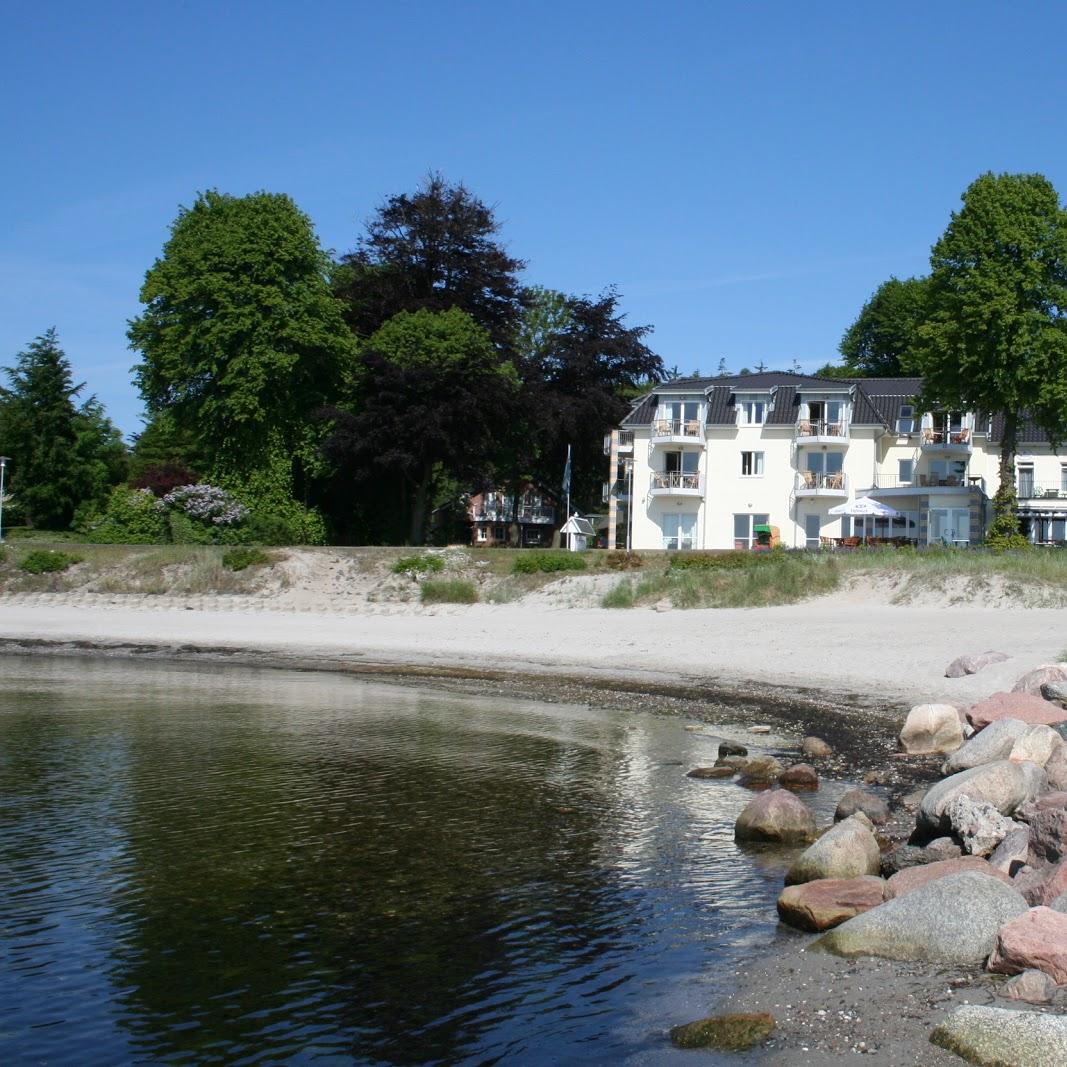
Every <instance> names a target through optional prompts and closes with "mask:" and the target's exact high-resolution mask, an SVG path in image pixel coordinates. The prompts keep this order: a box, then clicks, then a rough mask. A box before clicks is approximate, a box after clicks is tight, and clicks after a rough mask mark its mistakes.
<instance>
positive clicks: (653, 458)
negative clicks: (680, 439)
mask: <svg viewBox="0 0 1067 1067" xmlns="http://www.w3.org/2000/svg"><path fill="white" fill-rule="evenodd" d="M650 436H651V431H650V428H649V427H643V428H641V429H637V430H635V431H634V452H633V456H634V477H633V515H632V519H631V523H632V526H631V538H632V544H633V547H634V548H635V549H637V550H641V549H656V548H663V531H664V528H665V523H664V518H665V516H666V515H668V514H686V515H695V516H696V531H697V541H696V545H695V547H698V548H700V547H704V545H703V542H702V531H703V529H704V518H705V504H704V501H705V499H706V496H707V484H708V467H707V449H706V448H701V447H699V446H698V445H690V444H687V445H659V444H657V445H656V447H655V448H653V447H652V446H651V444H650ZM671 450H686V451H696V452H699V459H698V463H697V472H698V474H699V475H700V477H701V484H702V485H703V486H704V487H705V492H704V495H703V496H702V497H695V496H685V497H672V496H653V495H652V493H651V482H652V473H653V471H662V470H663V457H664V454H665V453H666V452H668V451H671Z"/></svg>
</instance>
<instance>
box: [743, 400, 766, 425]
mask: <svg viewBox="0 0 1067 1067" xmlns="http://www.w3.org/2000/svg"><path fill="white" fill-rule="evenodd" d="M735 403H736V404H737V424H738V426H762V425H764V423H766V421H767V404H768V401H767V399H766V398H765V397H758V396H739V397H738V398H737V400H736V401H735ZM757 408H758V409H759V416H760V417H759V418H758V419H756V418H753V415H755V414H756V413H757Z"/></svg>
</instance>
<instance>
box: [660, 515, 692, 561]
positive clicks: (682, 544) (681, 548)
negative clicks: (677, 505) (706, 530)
mask: <svg viewBox="0 0 1067 1067" xmlns="http://www.w3.org/2000/svg"><path fill="white" fill-rule="evenodd" d="M683 519H685V520H686V521H687V527H688V531H687V532H686V533H685V534H683V533H682V520H683ZM671 528H673V530H674V532H673V533H668V530H669V529H671ZM696 540H697V513H696V512H695V511H670V512H667V514H665V515H664V516H663V547H664V549H666V550H667V551H668V552H688V551H691V550H692V549H694V548H696Z"/></svg>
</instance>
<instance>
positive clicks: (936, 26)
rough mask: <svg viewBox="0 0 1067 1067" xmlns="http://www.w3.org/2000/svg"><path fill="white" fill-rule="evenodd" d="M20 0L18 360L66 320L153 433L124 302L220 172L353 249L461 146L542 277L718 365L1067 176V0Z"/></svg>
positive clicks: (3, 355)
mask: <svg viewBox="0 0 1067 1067" xmlns="http://www.w3.org/2000/svg"><path fill="white" fill-rule="evenodd" d="M5 6H6V11H5V19H4V34H3V36H2V39H0V88H2V95H0V99H2V101H3V103H2V104H0V136H2V144H3V145H4V153H3V155H4V161H5V162H4V166H3V167H2V168H0V193H2V202H3V204H4V207H5V210H4V222H3V225H2V228H0V364H3V365H9V364H10V363H11V362H12V360H13V358H14V355H15V353H16V352H18V351H19V350H20V349H21V348H23V347H24V346H25V344H26V343H27V342H28V341H29V340H31V339H32V338H33V337H34V336H35V335H36V334H38V333H40V332H42V331H43V330H45V329H46V328H47V327H48V326H50V325H55V326H56V327H57V328H58V330H59V333H60V338H61V341H62V343H63V345H64V347H65V348H66V351H67V354H68V356H69V357H70V359H71V361H72V363H73V364H74V367H75V371H76V373H77V375H78V376H79V378H80V379H84V380H85V381H86V382H87V391H92V392H95V393H96V394H97V395H98V396H99V397H100V398H101V399H102V400H103V401H104V403H105V404H106V406H107V408H108V411H109V412H110V413H111V415H112V417H113V418H114V419H115V421H116V422H117V423H118V424H119V425H120V427H121V428H122V429H123V430H124V431H125V432H127V433H130V432H136V430H137V429H138V428H139V426H140V418H139V416H140V409H141V405H140V401H139V398H138V397H137V395H136V391H135V390H134V388H133V386H132V384H131V380H130V367H131V365H132V363H133V362H134V361H135V359H136V355H135V354H134V353H132V352H130V351H129V350H128V349H127V347H126V340H125V328H126V320H127V319H128V318H130V317H131V316H133V315H135V314H137V312H138V308H139V305H138V302H137V293H138V290H139V288H140V285H141V282H142V279H143V276H144V272H145V270H146V269H147V268H148V267H149V266H150V265H151V263H152V261H153V259H154V258H155V257H156V256H157V255H158V254H159V252H160V249H161V247H162V244H163V242H164V241H165V239H166V236H167V229H168V226H169V225H170V223H171V222H172V221H173V219H174V217H175V214H176V212H177V209H178V206H179V205H180V204H183V203H184V204H188V203H190V202H191V201H192V200H193V199H194V197H195V194H196V192H197V191H198V190H202V189H206V188H210V187H216V188H218V189H221V190H223V191H226V192H230V193H235V194H241V193H245V192H250V191H253V190H256V189H269V190H272V191H278V192H287V193H289V194H290V195H291V196H292V197H293V198H294V199H295V200H296V201H297V203H298V204H299V205H300V206H301V207H302V208H303V209H304V210H305V211H306V212H307V213H308V214H309V215H310V217H311V218H312V220H313V221H314V223H315V225H316V228H317V231H318V234H319V237H320V240H321V241H322V243H323V245H324V246H325V247H327V248H331V249H334V250H336V251H337V252H339V253H340V252H344V251H347V250H349V249H350V248H352V247H353V246H354V244H355V242H356V238H357V236H358V234H359V232H360V229H361V224H362V223H363V221H364V220H365V219H366V218H367V217H368V216H369V215H370V214H371V213H372V212H373V210H374V208H375V207H376V206H377V205H378V204H379V203H380V202H381V201H382V200H383V198H384V197H386V196H387V195H389V194H391V193H394V192H401V191H405V190H410V189H412V188H414V186H415V185H417V184H418V182H419V180H420V178H421V177H422V176H423V175H425V174H426V173H427V172H428V171H430V170H439V171H441V172H442V173H443V174H445V175H446V176H447V177H448V178H449V179H452V180H462V181H463V182H465V183H466V184H467V185H468V187H469V188H471V189H472V190H473V191H474V192H475V193H476V194H478V195H479V196H480V197H481V198H482V199H484V200H485V201H487V202H488V203H491V204H493V205H495V207H496V210H497V214H498V217H499V219H500V221H501V223H502V224H503V231H504V237H505V238H506V240H507V241H508V243H509V246H510V249H511V251H512V253H513V254H515V255H518V256H520V257H521V258H523V259H526V260H527V261H528V264H529V266H528V268H527V279H528V281H530V282H531V283H538V284H543V285H548V286H550V287H553V288H558V289H563V290H566V291H568V292H574V293H596V292H599V291H600V290H602V289H603V288H604V287H605V286H608V285H612V284H614V285H617V286H618V287H619V290H620V292H621V296H622V306H623V308H624V309H625V311H626V312H627V315H628V319H629V321H630V322H632V323H648V324H651V325H652V326H654V327H655V332H654V334H653V335H652V344H653V347H654V348H655V349H656V350H657V351H658V352H659V353H660V354H661V355H662V356H663V357H664V360H665V361H666V363H667V364H668V365H677V366H678V367H680V368H681V369H682V370H683V371H687V372H688V371H692V370H694V369H698V368H699V369H700V370H702V371H704V372H705V373H708V372H712V371H714V369H715V368H716V366H717V365H718V361H719V359H720V358H725V359H726V361H727V364H728V365H729V367H730V368H731V369H732V370H737V369H739V368H740V367H741V366H743V365H746V364H747V365H753V364H755V363H757V362H758V361H760V360H763V361H764V362H765V363H766V364H767V365H768V366H770V367H774V368H780V369H786V368H788V367H790V366H791V365H792V364H793V361H794V360H796V361H797V362H799V364H800V366H801V367H802V368H804V369H814V368H815V367H817V366H819V365H820V364H822V363H824V362H826V361H827V360H830V359H832V358H834V356H835V352H836V346H837V342H838V340H839V339H840V336H841V334H842V332H843V331H844V329H845V328H846V327H847V325H848V324H849V322H850V321H851V320H852V319H853V318H854V317H855V315H856V313H857V312H858V310H859V308H860V307H861V306H862V304H863V302H864V300H865V299H866V298H867V297H868V296H869V294H870V293H871V292H872V291H873V290H874V289H875V288H876V287H877V286H878V284H879V283H880V282H882V281H883V280H884V279H885V278H887V277H889V276H890V275H891V274H896V275H898V276H907V275H910V274H915V273H920V272H922V271H924V270H925V268H926V263H927V256H928V254H929V248H930V245H931V244H932V243H933V242H934V241H935V240H936V239H937V237H938V236H939V235H940V233H941V232H942V230H943V229H944V227H945V225H946V223H947V221H948V217H949V213H950V212H951V211H952V210H953V209H954V208H955V207H956V206H957V204H958V202H959V196H960V194H961V193H962V191H963V190H964V189H965V188H966V186H967V184H968V183H969V182H970V181H971V180H973V179H974V178H975V177H976V176H977V175H978V174H979V173H981V172H983V171H985V170H994V171H1013V172H1020V171H1027V172H1028V171H1040V172H1042V173H1044V174H1046V175H1047V176H1048V177H1049V178H1050V179H1051V180H1052V182H1053V183H1054V184H1055V185H1056V187H1057V188H1058V189H1059V190H1060V192H1061V195H1064V194H1067V135H1065V132H1067V131H1065V128H1064V127H1065V120H1064V116H1063V101H1064V100H1065V99H1067V73H1065V70H1067V67H1065V64H1064V63H1063V57H1062V41H1063V40H1064V30H1065V29H1067V7H1065V6H1064V5H1062V4H1054V3H1047V4H1043V3H1034V4H1027V5H1008V4H1003V3H986V2H974V0H971V2H963V0H944V2H939V3H936V4H930V3H896V4H883V5H867V4H856V3H849V4H845V3H812V4H805V5H801V4H796V3H762V4H745V5H742V4H726V3H698V2H693V3H660V4H651V3H631V2H626V0H614V2H612V3H600V2H586V3H575V2H573V0H572V2H570V3H559V2H554V0H542V2H541V3H539V4H528V3H517V2H510V0H494V2H484V3H455V2H448V0H436V2H432V3H431V2H408V3H400V2H394V3H385V4H383V3H376V4H365V3H352V2H347V3H333V2H319V3H304V4H295V3H287V4H281V3H270V2H262V0H260V2H256V3H228V4H226V5H219V4H207V3H199V2H192V3H170V4H166V5H148V4H143V3H138V4H132V3H129V4H127V3H109V2H107V0H98V2H97V3H94V4H91V5H90V4H83V3H58V2H52V3H44V4H14V3H9V4H7V5H5Z"/></svg>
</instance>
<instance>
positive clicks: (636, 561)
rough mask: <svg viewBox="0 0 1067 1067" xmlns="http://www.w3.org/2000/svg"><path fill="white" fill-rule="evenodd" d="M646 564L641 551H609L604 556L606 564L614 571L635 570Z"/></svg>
mask: <svg viewBox="0 0 1067 1067" xmlns="http://www.w3.org/2000/svg"><path fill="white" fill-rule="evenodd" d="M644 565H645V560H644V557H643V556H642V555H641V553H640V552H608V553H606V554H605V556H604V566H605V567H607V568H609V569H610V570H613V571H635V570H638V569H640V568H641V567H643V566H644Z"/></svg>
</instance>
